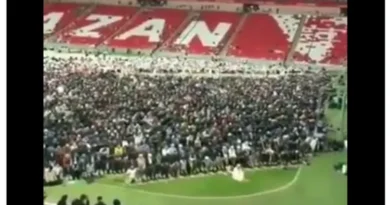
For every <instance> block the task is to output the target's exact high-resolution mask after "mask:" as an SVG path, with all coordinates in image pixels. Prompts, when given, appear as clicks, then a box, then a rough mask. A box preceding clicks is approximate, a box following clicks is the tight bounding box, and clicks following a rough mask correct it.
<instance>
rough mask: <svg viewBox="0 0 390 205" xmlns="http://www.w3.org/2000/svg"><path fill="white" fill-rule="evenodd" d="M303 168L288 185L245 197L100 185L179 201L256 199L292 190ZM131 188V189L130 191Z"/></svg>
mask: <svg viewBox="0 0 390 205" xmlns="http://www.w3.org/2000/svg"><path fill="white" fill-rule="evenodd" d="M301 170H302V167H299V169H298V170H297V172H296V173H295V176H294V178H293V179H292V180H291V181H290V182H289V183H287V184H285V185H283V186H280V187H278V188H275V189H271V190H267V191H261V192H257V193H253V194H245V195H238V196H182V195H175V194H165V193H158V192H150V191H145V190H141V189H134V188H130V187H131V186H118V185H111V184H100V185H102V186H107V187H113V188H114V187H115V188H122V189H127V190H132V191H134V192H138V193H142V194H148V195H153V196H161V197H169V198H177V199H194V200H199V199H201V200H203V199H207V200H218V199H242V198H250V197H255V196H263V195H267V194H272V193H276V192H280V191H283V190H286V189H288V188H290V187H291V186H292V185H294V184H295V183H296V182H297V181H298V179H299V176H300V174H301ZM129 188H130V189H129Z"/></svg>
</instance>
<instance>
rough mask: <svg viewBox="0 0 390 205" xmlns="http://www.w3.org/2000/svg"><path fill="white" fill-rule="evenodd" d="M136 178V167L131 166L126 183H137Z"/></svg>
mask: <svg viewBox="0 0 390 205" xmlns="http://www.w3.org/2000/svg"><path fill="white" fill-rule="evenodd" d="M136 176H137V169H136V168H135V167H134V166H131V167H130V168H129V169H127V171H126V181H125V182H126V183H127V184H129V183H134V182H135V181H136Z"/></svg>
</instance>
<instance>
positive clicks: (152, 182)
mask: <svg viewBox="0 0 390 205" xmlns="http://www.w3.org/2000/svg"><path fill="white" fill-rule="evenodd" d="M299 167H300V166H294V168H299ZM275 169H281V167H279V166H275V167H263V168H245V169H244V171H245V172H259V171H269V170H275ZM218 175H229V176H230V174H229V173H227V172H217V173H207V174H198V175H190V176H187V177H181V178H169V179H160V180H155V181H149V182H146V183H135V184H128V185H124V186H125V187H138V186H144V185H148V184H159V183H166V182H169V181H177V180H190V179H199V178H207V177H212V176H218ZM122 176H123V175H122ZM102 184H104V183H102Z"/></svg>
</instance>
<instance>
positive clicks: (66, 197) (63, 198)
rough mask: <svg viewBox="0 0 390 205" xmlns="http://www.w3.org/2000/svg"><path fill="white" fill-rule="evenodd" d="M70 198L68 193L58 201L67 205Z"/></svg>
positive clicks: (59, 204) (62, 204)
mask: <svg viewBox="0 0 390 205" xmlns="http://www.w3.org/2000/svg"><path fill="white" fill-rule="evenodd" d="M67 200H68V195H66V194H65V195H62V197H61V199H60V200H59V201H58V202H57V205H66V204H67V203H66V201H67Z"/></svg>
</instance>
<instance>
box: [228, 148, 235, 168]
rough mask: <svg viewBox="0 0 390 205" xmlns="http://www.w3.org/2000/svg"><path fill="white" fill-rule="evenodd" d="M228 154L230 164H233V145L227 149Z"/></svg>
mask: <svg viewBox="0 0 390 205" xmlns="http://www.w3.org/2000/svg"><path fill="white" fill-rule="evenodd" d="M228 155H229V160H230V163H231V164H235V162H236V158H237V154H236V149H234V146H230V147H229V150H228Z"/></svg>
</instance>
